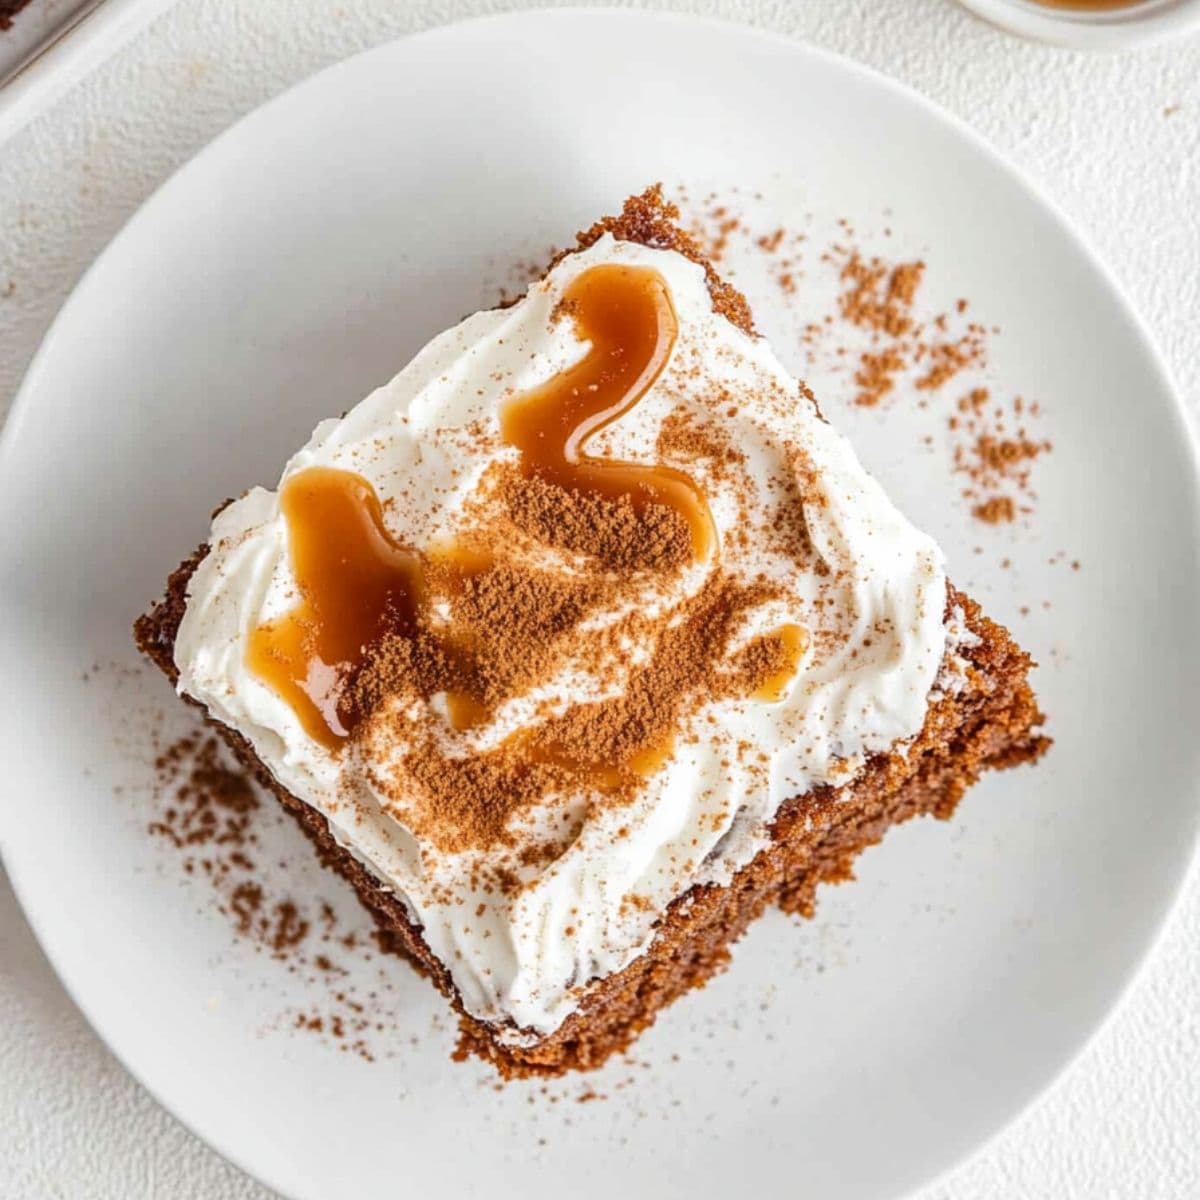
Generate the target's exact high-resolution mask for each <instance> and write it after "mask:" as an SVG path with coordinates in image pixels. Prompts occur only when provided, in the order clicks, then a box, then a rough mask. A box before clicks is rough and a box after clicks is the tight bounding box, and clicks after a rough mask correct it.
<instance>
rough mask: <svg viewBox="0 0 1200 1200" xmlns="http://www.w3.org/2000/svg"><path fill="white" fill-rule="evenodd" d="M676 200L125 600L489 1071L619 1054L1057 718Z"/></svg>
mask: <svg viewBox="0 0 1200 1200" xmlns="http://www.w3.org/2000/svg"><path fill="white" fill-rule="evenodd" d="M676 216H677V214H676V213H675V212H674V210H673V209H672V208H671V207H670V206H669V205H667V204H665V203H664V202H663V200H662V197H661V194H660V193H659V192H658V191H657V189H651V190H650V191H649V192H647V193H646V194H645V195H643V196H640V197H635V198H633V199H631V200H630V201H628V202H627V204H626V205H625V208H624V211H623V212H622V214H621V215H620V216H619V217H616V218H613V219H609V220H605V221H601V222H600V223H599V224H597V225H596V226H595V227H593V228H592V229H590V230H588V231H587V232H586V233H584V234H582V235H580V238H579V245H578V247H577V248H576V249H574V250H572V251H571V252H569V253H566V254H563V255H560V256H559V257H558V258H557V259H556V260H555V262H553V263H552V264H551V265H550V267H549V268H548V270H547V271H546V272H545V274H544V275H543V276H542V277H541V278H540V279H539V280H538V281H537V282H536V283H534V284H533V285H531V287H530V288H529V290H528V292H527V293H526V294H525V296H524V297H522V298H521V299H520V300H518V301H516V302H515V303H514V304H512V305H510V306H508V307H505V308H500V309H495V310H490V311H485V312H480V313H476V314H475V315H474V316H471V317H468V318H467V319H466V320H465V321H463V322H462V323H461V324H460V325H458V326H456V327H455V328H453V329H451V330H449V331H448V332H446V333H444V334H442V335H440V336H439V337H437V338H435V339H434V340H433V341H432V342H430V343H429V345H427V346H426V347H425V348H424V349H423V350H422V351H421V352H420V353H419V354H418V355H417V356H416V357H415V358H414V359H413V360H412V362H410V363H409V364H408V366H407V367H405V368H404V369H403V370H402V371H401V372H400V374H399V375H397V376H396V377H395V379H393V380H392V381H391V382H390V383H388V384H386V385H385V386H384V387H382V388H380V389H378V390H377V391H376V392H374V393H372V394H371V395H370V396H368V397H367V398H366V399H365V400H363V401H362V402H361V403H360V404H358V405H357V406H356V407H355V408H353V409H351V410H350V411H349V412H348V413H346V415H345V416H343V417H341V418H334V419H330V420H327V421H324V422H322V423H321V424H320V425H318V426H317V428H316V430H315V431H314V433H313V435H312V437H311V438H310V440H309V442H308V444H307V445H306V446H304V447H303V449H301V450H300V451H298V453H297V454H296V455H295V456H294V457H293V458H292V459H291V460H290V461H289V462H288V463H287V464H286V466H285V467H284V469H283V473H282V476H281V478H280V481H279V484H278V486H277V487H276V488H275V489H273V490H267V489H264V488H253V489H251V490H250V491H248V492H246V493H245V494H244V495H243V496H241V497H240V498H239V499H237V500H234V501H232V502H231V503H229V504H227V505H226V506H225V507H224V508H222V509H221V510H220V511H219V512H218V514H217V515H216V517H215V518H214V520H213V523H212V529H211V533H210V536H209V539H208V542H207V544H206V545H204V546H202V547H201V548H200V549H199V550H198V551H197V552H196V553H195V554H194V555H192V556H191V557H190V558H189V559H188V560H187V561H185V562H184V563H183V565H182V566H181V567H179V568H178V570H176V572H175V573H174V574H173V575H172V576H171V577H170V579H169V581H168V584H167V593H166V597H165V599H163V600H162V601H160V602H159V603H158V604H157V605H156V606H155V607H154V608H153V609H152V610H151V611H150V612H149V613H147V614H146V615H145V616H143V617H142V618H140V619H139V620H138V622H137V625H136V631H135V632H136V638H137V642H138V645H139V646H140V648H141V649H142V650H143V651H144V652H145V653H146V654H147V655H148V656H149V657H150V658H151V659H152V660H153V661H154V662H155V663H156V664H157V665H158V666H159V667H160V668H161V669H162V670H163V672H164V673H165V674H166V675H167V676H168V677H169V678H170V679H171V680H172V681H173V682H174V683H175V685H176V688H177V691H178V693H179V694H180V695H181V696H182V697H184V698H185V699H186V700H188V701H190V702H192V703H194V704H197V705H199V706H201V707H202V708H203V709H204V711H205V713H206V714H207V716H208V718H209V719H210V720H211V721H212V722H213V723H214V725H215V726H216V727H217V729H219V730H220V731H221V733H222V734H223V735H224V736H225V738H226V739H227V740H228V742H229V743H230V745H231V746H232V747H233V748H234V750H235V751H236V752H237V753H238V754H239V755H240V756H241V757H242V758H243V759H244V760H245V761H246V762H247V763H248V764H249V765H250V766H251V767H252V768H253V769H254V770H255V771H256V772H257V773H258V775H259V777H260V778H261V780H262V782H263V783H264V784H265V785H266V786H268V787H269V788H270V789H271V790H272V791H273V792H274V793H275V795H276V796H277V797H278V798H279V800H280V802H281V803H282V804H283V805H284V807H285V808H286V809H287V810H288V811H290V812H291V813H293V814H294V815H295V817H296V819H297V820H298V821H299V822H300V823H301V825H302V826H303V828H304V829H305V831H306V832H307V833H308V835H309V836H310V837H311V838H312V840H313V841H314V842H315V843H316V846H317V848H318V850H319V852H320V854H321V856H322V858H323V859H324V861H325V862H326V863H327V864H328V865H329V866H331V867H332V868H334V869H335V870H336V871H338V872H339V873H340V874H342V875H343V876H345V878H346V879H347V880H348V881H349V882H350V883H351V884H352V885H353V887H354V888H355V889H356V890H357V892H358V894H359V896H360V897H361V899H362V901H363V902H364V904H366V905H367V907H368V908H369V909H370V910H371V912H372V913H373V914H374V916H375V919H376V920H377V922H378V923H379V925H380V926H381V928H382V929H383V930H385V931H387V933H388V935H389V937H390V938H391V940H392V941H393V942H395V943H396V944H398V945H400V946H402V947H403V948H404V950H405V951H406V952H407V953H408V955H410V956H411V958H412V959H413V960H414V962H415V963H417V964H418V965H419V966H420V967H421V968H422V969H423V970H424V971H425V972H426V973H427V974H428V975H429V977H430V978H431V979H432V981H433V983H434V984H435V985H436V986H437V987H438V988H440V989H441V991H442V992H444V993H445V995H446V996H447V997H448V998H449V1000H450V1002H451V1003H452V1004H453V1005H454V1007H455V1009H456V1010H457V1012H458V1014H459V1016H460V1018H461V1026H462V1039H461V1043H460V1049H461V1052H462V1053H464V1054H465V1053H474V1054H478V1055H480V1056H482V1057H484V1058H486V1059H488V1060H490V1061H491V1062H492V1063H494V1064H495V1066H496V1067H497V1068H498V1069H499V1070H500V1071H501V1072H502V1073H503V1074H505V1075H524V1074H539V1073H542V1074H550V1073H557V1072H562V1071H565V1070H569V1069H577V1068H589V1067H595V1066H597V1065H598V1064H600V1063H601V1062H603V1061H604V1059H605V1058H607V1057H608V1056H609V1055H610V1054H611V1053H612V1052H613V1051H614V1050H618V1049H620V1048H622V1047H624V1046H626V1045H627V1044H628V1043H629V1042H630V1040H631V1039H632V1038H633V1037H635V1036H636V1035H637V1033H638V1032H639V1031H640V1030H642V1029H644V1028H645V1027H646V1026H647V1025H649V1024H650V1023H651V1022H653V1020H654V1019H655V1017H656V1015H657V1013H658V1011H659V1009H661V1008H662V1007H663V1006H664V1005H666V1004H667V1003H669V1002H670V1001H671V1000H673V999H675V998H676V997H677V996H679V995H681V994H682V993H683V992H684V991H686V990H687V989H688V988H690V987H694V986H696V985H698V984H702V983H703V982H704V981H705V980H706V979H708V978H709V977H710V976H711V975H712V973H713V972H714V971H716V970H717V969H719V968H720V967H722V966H723V965H724V964H725V963H726V961H727V960H728V957H729V949H730V945H731V944H732V942H733V941H734V940H735V939H736V938H737V937H738V936H739V935H740V934H741V933H742V932H743V930H745V928H746V926H747V925H748V923H749V922H750V921H752V920H753V919H754V918H755V917H756V916H757V915H758V914H760V913H761V912H762V911H763V909H764V908H765V907H766V906H767V905H772V904H775V905H781V906H783V907H784V908H785V909H788V910H790V911H795V912H799V913H805V914H807V913H809V912H810V911H811V908H812V904H813V895H814V890H815V888H816V886H817V884H818V883H820V882H822V881H824V880H838V879H843V878H847V877H848V875H849V872H850V866H851V864H852V862H853V859H854V857H855V855H857V854H858V852H859V851H860V850H862V849H863V847H865V846H867V845H869V844H871V843H872V842H875V841H878V839H879V838H880V837H881V836H882V835H883V834H884V832H886V830H887V829H888V827H889V826H891V825H893V824H895V823H897V822H899V821H902V820H905V819H907V818H908V817H911V816H915V815H917V814H920V813H933V814H935V815H937V816H943V817H944V816H948V815H949V814H950V813H951V812H952V811H953V809H954V806H955V805H956V803H957V802H958V800H959V798H960V797H961V796H962V794H963V792H964V790H965V789H966V788H967V787H968V786H970V785H971V784H972V783H973V782H974V781H975V780H976V779H978V778H979V776H980V774H981V773H982V772H983V771H985V770H987V769H988V768H995V767H1008V766H1012V765H1015V764H1018V763H1023V762H1031V761H1033V760H1035V759H1036V758H1037V757H1038V756H1039V755H1040V754H1041V753H1042V752H1043V750H1044V749H1045V747H1046V745H1047V741H1046V739H1045V738H1044V737H1043V736H1042V735H1041V734H1040V733H1039V731H1038V727H1039V724H1040V722H1041V715H1040V714H1039V712H1038V709H1037V704H1036V702H1035V700H1034V697H1033V694H1032V692H1031V691H1030V687H1029V684H1028V681H1027V675H1028V672H1029V669H1030V666H1031V662H1030V660H1029V658H1028V656H1027V655H1026V654H1025V653H1024V652H1023V651H1022V650H1020V649H1019V648H1018V647H1017V646H1016V645H1015V644H1014V643H1013V641H1012V640H1011V638H1010V637H1009V635H1008V634H1007V632H1006V631H1005V630H1004V629H1003V628H1001V627H1000V626H999V625H996V624H994V623H993V622H991V621H990V620H988V619H987V618H986V617H985V616H983V614H982V613H981V612H980V610H979V608H978V607H977V606H976V605H975V604H974V603H973V602H972V601H971V600H970V599H968V598H967V597H966V596H964V595H962V594H961V593H959V592H957V591H956V590H955V589H954V588H953V587H952V586H951V585H950V584H949V583H948V582H947V579H946V574H945V569H944V565H943V558H942V554H941V552H940V551H939V550H938V547H937V546H936V545H935V544H934V543H933V541H931V540H930V539H929V538H928V537H926V536H925V535H924V534H922V533H921V532H919V531H918V530H917V529H915V528H914V527H913V526H912V525H911V524H909V522H908V521H907V520H905V518H904V517H903V516H902V515H901V514H900V513H899V512H898V511H897V510H896V509H895V508H894V507H893V505H892V504H891V503H890V501H889V500H888V498H887V497H886V495H885V494H884V493H883V491H882V490H881V489H880V487H879V485H878V484H877V483H875V481H874V480H873V479H872V478H871V477H870V476H869V475H868V474H867V473H866V472H865V471H864V470H863V468H862V467H861V465H860V464H859V463H858V460H857V459H856V458H855V456H854V453H853V451H852V450H851V448H850V446H849V444H848V443H847V442H846V441H845V439H844V438H843V437H842V436H841V435H840V434H839V433H838V432H837V431H836V430H835V429H833V427H832V426H830V425H829V424H828V423H827V422H826V421H825V420H824V419H823V418H822V417H821V415H820V412H819V411H818V409H817V406H816V402H815V401H814V399H813V398H812V396H811V395H810V393H809V392H808V390H807V389H806V388H805V386H804V385H803V384H802V383H801V382H800V381H798V380H796V379H795V378H793V377H791V376H789V375H788V373H787V372H786V370H785V369H784V368H783V366H782V365H781V364H780V362H779V361H778V359H777V358H776V357H775V355H774V354H773V353H772V351H771V349H770V347H769V346H768V345H767V344H766V342H765V341H764V340H763V339H761V338H760V337H758V336H757V335H756V333H755V331H754V328H753V324H752V320H751V316H750V311H749V308H748V307H747V304H746V301H745V300H744V298H743V297H742V296H741V295H740V294H739V293H738V292H736V291H735V290H734V289H733V288H731V287H729V286H728V285H727V284H725V283H723V282H722V281H721V280H720V279H719V278H718V277H717V275H716V273H715V272H714V270H713V268H712V266H711V264H709V263H708V262H706V261H705V258H704V256H703V254H702V253H701V251H700V250H699V248H698V247H697V246H696V245H695V244H694V243H693V242H692V241H691V240H690V239H689V238H688V237H687V236H686V235H685V234H684V233H683V232H681V231H680V230H679V228H678V227H677V226H676V225H675V223H674V221H675V217H676ZM330 407H331V408H333V409H335V410H336V409H337V408H338V407H339V404H338V402H337V400H336V399H333V400H331V405H330Z"/></svg>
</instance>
